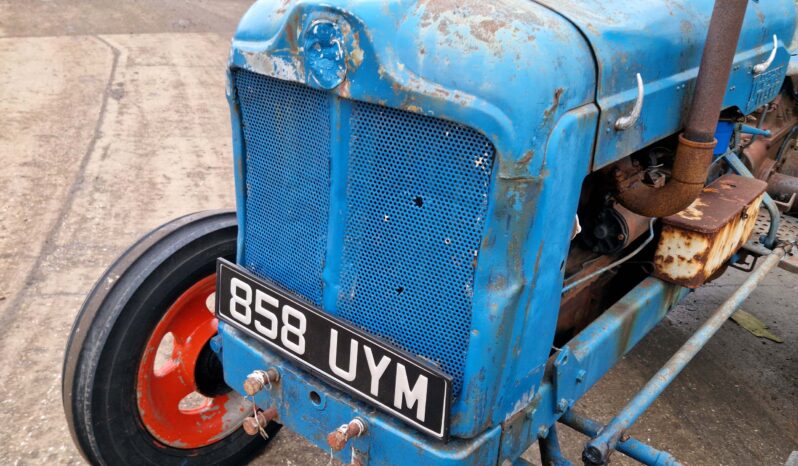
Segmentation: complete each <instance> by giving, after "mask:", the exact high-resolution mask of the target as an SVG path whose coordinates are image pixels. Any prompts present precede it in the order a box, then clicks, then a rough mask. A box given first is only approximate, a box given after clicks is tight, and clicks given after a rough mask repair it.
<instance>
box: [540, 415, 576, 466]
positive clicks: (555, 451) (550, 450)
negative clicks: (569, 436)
mask: <svg viewBox="0 0 798 466" xmlns="http://www.w3.org/2000/svg"><path fill="white" fill-rule="evenodd" d="M540 462H541V463H542V464H543V466H573V464H572V463H571V462H570V461H568V459H566V458H565V456H563V454H562V450H560V439H559V437H558V436H557V426H556V425H553V426H551V428H550V429H549V432H548V435H546V436H545V437H543V438H541V439H540Z"/></svg>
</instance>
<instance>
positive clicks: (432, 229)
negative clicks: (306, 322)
mask: <svg viewBox="0 0 798 466" xmlns="http://www.w3.org/2000/svg"><path fill="white" fill-rule="evenodd" d="M350 126H351V132H352V134H351V135H350V147H349V159H348V164H349V165H348V181H347V182H348V185H347V210H348V213H347V218H346V227H345V228H346V230H345V234H344V250H343V253H342V258H341V261H342V268H341V276H340V291H339V294H338V300H337V303H338V306H337V307H338V313H339V315H340V316H341V317H343V318H345V319H347V320H349V321H351V322H352V323H354V324H355V325H357V326H360V327H362V328H365V329H368V330H369V331H371V332H373V333H375V334H378V335H381V336H383V337H385V338H387V339H388V340H390V341H393V342H394V343H396V344H397V345H398V346H400V347H402V348H405V349H406V350H408V351H410V352H411V353H413V354H418V355H421V356H423V357H425V358H427V359H429V360H431V361H434V362H436V363H438V364H439V365H440V366H441V368H442V369H443V370H444V372H446V373H447V374H449V375H451V376H452V377H453V379H454V385H453V389H454V390H453V391H454V393H455V394H458V393H459V391H460V388H461V387H462V376H463V369H464V365H465V358H466V351H467V347H468V339H469V333H470V330H471V328H470V326H471V301H472V294H473V276H474V264H475V262H476V255H477V251H478V250H479V244H480V241H481V239H482V229H483V225H484V222H485V215H486V211H487V196H488V188H489V185H490V178H491V169H492V165H493V159H494V148H493V145H492V144H491V143H490V141H488V140H487V139H486V138H485V137H484V136H482V135H481V134H479V133H478V132H476V131H475V130H473V129H471V128H467V127H464V126H461V125H457V124H454V123H450V122H447V121H444V120H439V119H435V118H431V117H425V116H421V115H417V114H414V113H410V112H405V111H402V110H396V109H389V108H385V107H380V106H377V105H372V104H366V103H361V102H354V103H353V109H352V117H351V120H350Z"/></svg>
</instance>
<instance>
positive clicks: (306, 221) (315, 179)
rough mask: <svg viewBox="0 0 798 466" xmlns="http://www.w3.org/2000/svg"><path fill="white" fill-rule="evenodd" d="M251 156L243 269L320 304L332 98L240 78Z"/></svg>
mask: <svg viewBox="0 0 798 466" xmlns="http://www.w3.org/2000/svg"><path fill="white" fill-rule="evenodd" d="M235 84H236V90H237V92H238V99H239V102H240V105H241V113H242V119H243V122H242V124H243V127H244V147H245V151H246V213H245V216H246V219H247V221H246V226H245V228H246V232H245V241H246V247H245V249H244V251H245V254H244V257H243V261H242V262H243V265H244V266H245V267H247V268H248V269H249V270H251V271H252V272H253V273H255V274H256V275H259V276H261V277H263V278H268V279H271V280H273V281H275V282H277V283H279V284H281V285H282V286H284V287H285V288H287V289H289V290H291V291H293V292H295V293H297V294H300V295H302V296H304V297H305V298H306V299H308V300H309V301H311V302H313V303H315V304H317V305H320V304H321V300H322V269H323V267H324V256H325V251H326V248H327V215H328V211H329V207H330V206H329V195H330V193H329V191H330V177H329V158H330V117H329V102H328V101H329V97H328V96H327V94H325V93H323V92H321V91H317V90H315V89H311V88H309V87H307V86H303V85H301V84H296V83H291V82H287V81H279V80H277V79H273V78H267V77H265V76H261V75H257V74H254V73H251V72H248V71H238V72H236V76H235Z"/></svg>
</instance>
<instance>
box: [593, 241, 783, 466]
mask: <svg viewBox="0 0 798 466" xmlns="http://www.w3.org/2000/svg"><path fill="white" fill-rule="evenodd" d="M784 254H785V251H784V250H783V249H782V248H776V249H774V250H773V252H772V253H771V254H770V255H768V256H766V258H765V260H764V261H763V262H762V263H761V265H760V266H759V267H757V269H756V270H754V271H753V272H752V273H751V275H749V276H748V278H747V279H746V280H745V281H744V282H743V283H742V284H741V285H740V287H739V288H737V290H736V291H735V292H734V293H733V294H732V295H731V296H730V297H729V298H728V299H727V300H726V301H725V302H724V303H723V304H722V305H721V306H720V307H719V308H718V309H717V310H716V311H715V312H714V313H713V314H712V315H711V316H710V317H709V319H707V321H706V322H704V323H703V324H702V325H701V327H699V328H698V330H697V331H696V332H695V333H694V334H693V335H692V336H691V337H690V338H689V339H688V340H687V342H686V343H685V344H684V345H682V347H681V348H679V350H678V351H676V353H674V354H673V356H671V358H670V359H669V360H668V362H667V363H665V365H664V366H662V368H661V369H660V370H659V371H657V373H656V374H655V375H654V377H652V378H651V380H649V381H648V383H647V384H646V385H645V387H643V389H642V390H640V391H639V392H638V393H637V395H635V397H634V398H632V400H631V401H630V402H629V403H628V404H627V405H626V406H625V407H624V408H623V409H622V410H621V412H619V413H618V414H617V415H616V416H615V418H613V420H612V421H611V422H610V423H609V424H608V425H607V427H606V428H605V429H603V430H602V431H601V433H600V434H599V435H598V436H597V437H596V438H594V439H593V440H591V441H590V442H588V443H587V445H586V446H585V449H584V452H583V459H584V461H585V464H587V465H603V464H606V462H607V457H608V455H609V453H610V452H611V451H613V450H614V449H615V447H616V445H617V444H618V440H619V439H620V437H621V435H622V434H623V432H624V431H625V430H626V429H628V428H629V427H630V426H631V425H632V424H634V422H635V421H636V420H637V418H639V417H640V415H641V414H643V413H644V412H645V411H646V409H648V408H649V406H651V404H652V403H653V402H654V400H656V399H657V397H658V396H659V395H660V394H661V393H662V391H663V390H665V388H666V387H667V386H668V385H670V383H671V382H673V379H675V378H676V376H677V375H678V374H679V373H680V372H681V371H682V370H683V369H684V368H685V366H687V364H688V363H689V362H690V361H691V360H692V359H693V358H694V357H695V355H696V354H697V353H698V352H699V351H700V350H701V348H703V347H704V345H705V344H706V343H707V341H709V339H710V338H712V336H713V335H714V334H715V332H717V331H718V329H719V328H720V327H721V326H722V325H723V323H724V322H726V320H727V319H728V318H729V317H730V316H731V315H732V314H733V313H734V312H735V311H736V310H737V308H738V307H740V305H741V304H742V303H743V302H744V301H745V300H746V298H748V296H749V295H750V294H751V292H753V291H754V290H755V289H756V287H757V285H758V284H759V282H761V281H762V279H764V278H765V276H766V275H767V274H768V272H770V271H771V270H772V269H773V268H774V267H776V266H777V265H778V264H779V262H780V261H781V259H782V258H783V257H784Z"/></svg>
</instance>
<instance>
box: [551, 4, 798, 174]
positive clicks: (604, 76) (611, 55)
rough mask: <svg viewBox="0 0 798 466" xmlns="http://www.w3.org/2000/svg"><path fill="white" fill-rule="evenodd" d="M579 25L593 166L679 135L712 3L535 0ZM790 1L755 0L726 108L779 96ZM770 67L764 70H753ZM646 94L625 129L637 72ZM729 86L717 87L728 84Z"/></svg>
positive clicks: (789, 39) (791, 21) (791, 18)
mask: <svg viewBox="0 0 798 466" xmlns="http://www.w3.org/2000/svg"><path fill="white" fill-rule="evenodd" d="M537 1H538V3H540V4H543V5H546V6H548V7H549V8H551V9H552V10H555V11H557V12H559V13H560V14H561V15H562V16H564V17H566V18H568V20H570V21H571V22H572V23H573V24H575V25H576V26H577V27H578V28H579V30H580V31H581V32H582V34H584V36H585V37H586V38H587V39H588V41H589V42H590V46H591V48H592V50H593V54H594V56H595V57H596V62H597V74H598V83H597V88H596V98H597V100H596V102H597V104H598V106H599V108H600V109H601V117H602V118H601V122H600V128H599V133H598V140H597V146H596V154H595V159H594V168H599V167H601V166H603V165H606V164H608V163H611V162H613V161H615V160H617V159H619V158H621V157H624V156H626V155H628V154H630V153H631V152H633V151H635V150H637V149H639V148H641V147H644V146H646V145H648V144H651V143H652V142H655V141H656V140H658V139H661V138H663V137H665V136H668V135H671V134H673V133H675V132H676V131H678V130H679V129H680V128H681V127H682V124H683V121H682V120H683V118H685V117H686V114H685V113H686V109H687V107H688V105H689V103H690V99H691V98H692V94H693V92H692V90H693V86H694V83H695V78H696V76H697V74H698V66H699V64H700V62H701V54H702V52H703V48H704V41H705V40H706V34H707V28H708V26H709V18H710V15H711V13H712V7H713V5H714V1H713V0H666V1H662V0H640V1H634V2H612V1H607V0H537ZM795 24H796V4H795V2H794V1H793V0H769V1H756V0H751V1H749V3H748V9H747V12H746V15H745V21H744V23H743V27H742V31H741V33H740V40H739V43H738V46H737V54H736V56H735V59H734V66H733V69H732V73H731V76H730V78H729V82H728V84H727V86H728V87H727V92H726V97H725V99H724V103H723V107H724V108H730V107H737V108H738V109H740V110H741V111H742V112H743V113H745V114H747V113H750V112H752V111H753V110H754V109H756V108H757V107H759V106H761V105H762V104H764V103H765V102H768V101H769V100H771V99H772V98H774V97H775V95H776V93H777V92H778V91H779V89H780V87H781V84H782V82H783V81H784V76H785V73H786V70H787V65H788V63H789V58H790V53H789V51H788V50H792V49H794V48H795V46H794V45H791V44H792V43H793V35H794V33H795ZM774 35H775V36H776V41H777V51H776V55H775V58H774V60H773V62H772V63H771V64H770V66H769V67H768V68H767V69H766V70H765V71H764V72H762V73H758V74H755V73H754V72H753V67H754V66H755V65H757V64H759V63H762V62H765V61H766V60H767V59H768V57H769V55H770V54H771V51H772V50H773V36H774ZM637 73H640V75H641V77H642V78H643V82H644V89H645V97H644V104H643V109H642V113H641V115H640V118H639V120H638V122H637V124H636V125H634V126H633V127H632V128H629V129H627V130H624V131H617V130H616V129H615V128H614V124H615V121H616V120H617V119H618V118H619V117H621V116H622V115H625V114H628V113H629V112H630V110H631V108H632V107H633V105H634V101H635V99H636V97H637V82H636V74H637ZM724 84H726V83H719V85H724Z"/></svg>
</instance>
